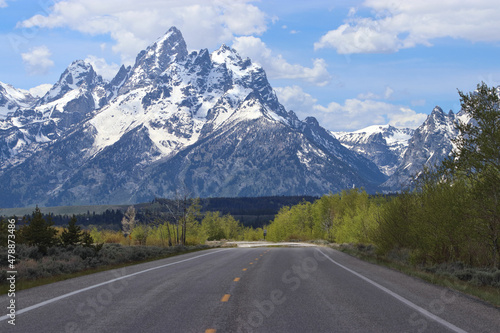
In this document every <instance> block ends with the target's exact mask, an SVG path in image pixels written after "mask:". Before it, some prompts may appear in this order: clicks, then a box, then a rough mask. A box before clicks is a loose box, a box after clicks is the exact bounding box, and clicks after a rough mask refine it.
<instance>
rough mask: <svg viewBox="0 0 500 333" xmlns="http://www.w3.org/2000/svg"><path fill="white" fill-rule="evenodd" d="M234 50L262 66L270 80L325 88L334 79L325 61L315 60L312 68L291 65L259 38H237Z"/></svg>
mask: <svg viewBox="0 0 500 333" xmlns="http://www.w3.org/2000/svg"><path fill="white" fill-rule="evenodd" d="M233 48H234V49H236V50H237V51H238V53H240V54H241V55H242V56H244V57H249V58H250V59H252V61H254V62H256V63H258V64H260V65H261V66H262V67H263V68H264V70H265V71H266V73H267V75H268V76H269V77H270V78H274V79H293V80H297V79H300V80H304V81H306V82H308V83H311V84H314V85H317V86H324V85H326V84H328V83H329V82H330V81H331V79H332V77H331V75H330V74H329V73H328V70H327V68H326V67H327V65H326V62H325V60H323V59H313V60H312V61H313V66H312V67H304V66H301V65H298V64H290V63H288V62H287V61H286V60H285V59H284V58H283V56H282V55H281V54H273V52H272V51H271V50H270V49H269V48H268V47H267V46H266V44H265V43H264V42H263V41H262V40H261V39H260V38H257V37H253V36H244V37H237V38H235V41H234V44H233Z"/></svg>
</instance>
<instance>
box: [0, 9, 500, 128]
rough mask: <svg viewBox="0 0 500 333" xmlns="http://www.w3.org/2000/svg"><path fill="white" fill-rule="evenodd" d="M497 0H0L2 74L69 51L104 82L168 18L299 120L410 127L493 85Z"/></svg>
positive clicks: (499, 72)
mask: <svg viewBox="0 0 500 333" xmlns="http://www.w3.org/2000/svg"><path fill="white" fill-rule="evenodd" d="M497 1H498V0H462V1H452V0H441V1H439V2H436V1H435V0H420V1H397V0H360V1H347V0H346V1H342V0H340V1H324V0H309V1H294V0H287V1H281V0H262V1H246V0H240V1H238V0H213V1H210V0H168V1H157V0H141V1H135V0H107V1H103V0H61V1H54V0H0V43H1V44H0V45H2V51H1V52H0V63H1V64H2V65H1V67H0V81H2V82H5V83H9V84H11V85H13V86H15V87H17V88H22V89H30V88H33V87H36V86H39V85H42V84H53V83H55V82H56V81H57V80H58V78H59V76H60V75H61V73H62V72H63V71H64V69H65V68H66V67H67V66H68V65H69V64H70V63H71V62H72V61H73V60H76V59H84V60H87V61H89V62H90V63H92V64H93V66H94V68H95V69H96V71H97V72H98V73H100V74H101V75H103V77H105V78H107V79H110V78H111V77H112V76H113V74H114V73H116V71H117V70H118V67H119V66H120V65H121V64H122V63H124V64H131V63H133V61H134V59H135V56H136V55H137V53H138V52H139V51H140V50H141V49H144V48H145V47H147V46H148V45H149V44H150V43H152V42H154V41H155V40H156V39H157V38H158V37H160V36H161V35H162V34H163V33H164V32H166V31H167V30H168V28H169V27H170V26H173V25H175V26H177V27H178V28H179V29H180V30H181V32H182V33H183V35H184V37H185V39H186V42H187V44H188V48H189V49H191V50H199V49H201V48H208V49H209V50H214V49H217V48H218V47H219V46H220V45H221V44H222V43H225V44H227V45H229V46H232V47H234V48H235V49H236V50H237V51H238V52H239V53H240V54H241V55H242V56H244V57H247V56H248V57H250V58H251V59H252V60H253V61H254V62H257V63H259V64H260V65H261V66H262V67H263V68H264V69H265V70H266V73H267V75H268V78H269V80H270V82H271V85H272V86H273V87H274V88H275V90H276V92H277V94H278V97H279V99H280V101H281V102H282V104H284V105H285V107H286V108H287V109H289V110H290V109H292V110H294V111H295V112H296V113H297V114H298V116H299V118H301V119H303V118H305V117H307V116H315V117H316V118H318V120H319V121H320V123H321V124H322V125H323V126H324V127H326V128H327V129H330V130H334V131H351V130H357V129H360V128H363V127H366V126H370V125H375V124H387V123H390V124H393V125H396V126H401V127H405V126H408V127H416V126H418V125H419V124H421V123H422V122H423V120H424V119H425V117H426V115H427V114H429V113H430V112H431V111H432V109H433V108H434V106H436V105H439V106H441V107H442V108H443V109H444V110H446V111H447V110H450V109H452V110H453V111H455V112H458V111H459V108H460V106H459V98H458V94H457V89H460V90H463V91H471V90H473V89H474V88H475V87H476V85H477V84H478V83H480V82H481V81H484V82H486V83H487V84H488V85H490V86H493V85H494V86H497V85H500V66H499V61H498V60H499V55H500V34H499V33H498V31H500V20H498V17H500V6H498V3H497ZM45 87H46V86H45Z"/></svg>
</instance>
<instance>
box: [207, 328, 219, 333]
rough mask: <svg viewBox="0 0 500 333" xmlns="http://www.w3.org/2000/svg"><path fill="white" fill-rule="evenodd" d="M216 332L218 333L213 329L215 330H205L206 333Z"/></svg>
mask: <svg viewBox="0 0 500 333" xmlns="http://www.w3.org/2000/svg"><path fill="white" fill-rule="evenodd" d="M215 332H217V330H216V329H213V328H209V329H206V330H205V333H215Z"/></svg>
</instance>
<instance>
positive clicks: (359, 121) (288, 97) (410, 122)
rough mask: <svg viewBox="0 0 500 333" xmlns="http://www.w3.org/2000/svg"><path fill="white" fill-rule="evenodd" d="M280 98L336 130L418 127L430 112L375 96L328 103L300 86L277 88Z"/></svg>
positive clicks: (293, 108)
mask: <svg viewBox="0 0 500 333" xmlns="http://www.w3.org/2000/svg"><path fill="white" fill-rule="evenodd" d="M275 91H276V94H277V96H278V99H279V101H280V102H281V103H282V104H283V105H284V106H285V108H286V109H288V110H294V111H295V112H296V113H297V115H298V116H299V118H300V119H303V118H305V117H307V116H314V117H316V118H317V119H318V120H319V122H320V123H321V124H322V126H323V127H325V128H327V129H329V130H332V131H355V130H359V129H362V128H364V127H368V126H371V125H384V124H391V125H393V126H397V127H409V128H416V127H418V126H420V125H421V124H422V123H423V122H424V120H425V119H426V118H427V115H425V114H422V113H417V112H415V111H414V110H412V109H410V108H408V107H405V106H402V105H395V104H391V103H387V102H384V101H380V100H374V99H359V98H353V99H346V100H345V101H344V104H339V103H336V102H331V103H330V104H328V105H327V106H324V105H321V104H318V101H317V99H315V98H313V97H312V96H311V95H310V94H308V93H306V92H304V91H303V90H302V88H300V87H298V86H292V87H283V88H276V89H275Z"/></svg>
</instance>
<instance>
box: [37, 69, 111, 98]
mask: <svg viewBox="0 0 500 333" xmlns="http://www.w3.org/2000/svg"><path fill="white" fill-rule="evenodd" d="M103 83H104V81H103V79H102V77H101V76H100V75H97V73H96V72H95V71H94V68H93V67H92V65H91V64H90V63H88V62H86V61H84V60H75V61H73V62H72V63H71V64H70V65H69V66H68V67H67V68H66V69H65V70H64V72H63V73H62V74H61V77H60V78H59V81H57V82H56V83H55V84H54V86H53V87H52V88H51V89H50V90H49V91H48V92H47V93H46V94H45V95H44V96H43V97H42V99H40V101H39V102H38V104H39V105H41V104H44V103H49V102H52V101H54V100H56V99H58V98H61V97H62V96H63V95H64V94H66V93H67V92H68V91H70V90H74V89H78V88H80V87H82V86H87V87H92V86H94V85H97V84H103Z"/></svg>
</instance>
